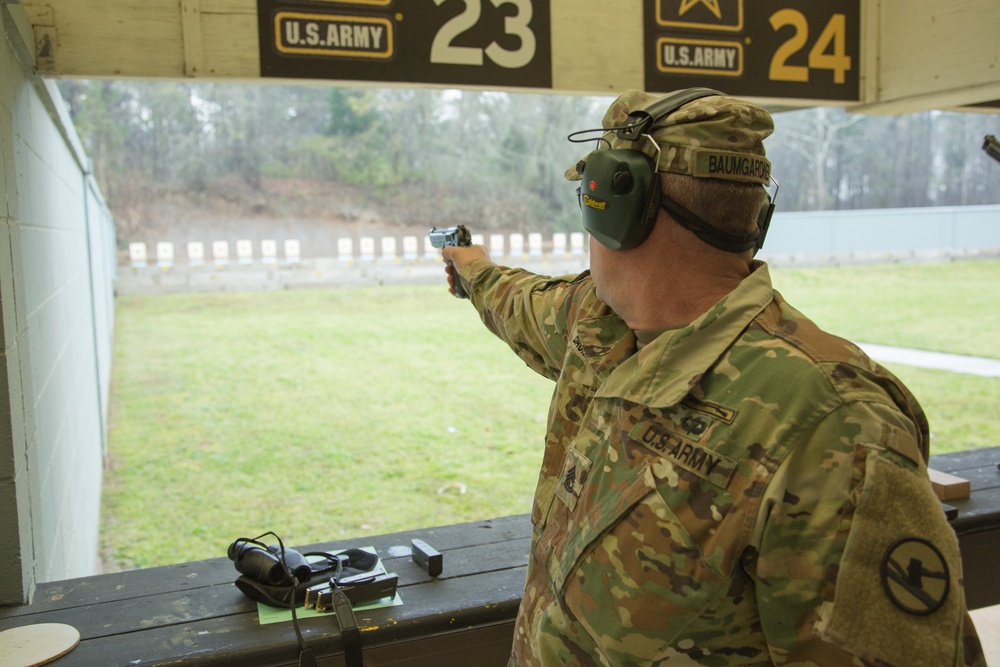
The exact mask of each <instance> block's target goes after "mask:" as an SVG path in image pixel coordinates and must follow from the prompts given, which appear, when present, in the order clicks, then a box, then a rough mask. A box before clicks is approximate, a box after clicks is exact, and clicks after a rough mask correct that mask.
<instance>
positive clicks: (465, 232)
mask: <svg viewBox="0 0 1000 667" xmlns="http://www.w3.org/2000/svg"><path fill="white" fill-rule="evenodd" d="M428 236H429V237H430V239H431V245H432V246H434V247H435V248H445V247H447V246H453V245H456V246H463V247H464V246H470V245H472V234H471V233H469V229H468V227H466V226H465V225H458V226H456V227H445V228H443V229H438V228H437V227H433V228H431V231H430V234H428ZM449 264H451V270H452V273H451V275H452V276H453V277H454V279H455V296H457V297H458V298H459V299H468V298H469V295H468V294H466V292H465V288H464V287H463V286H462V279H461V278H460V277H459V275H458V271H456V270H455V264H454V263H453V262H449Z"/></svg>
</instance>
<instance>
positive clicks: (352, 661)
mask: <svg viewBox="0 0 1000 667" xmlns="http://www.w3.org/2000/svg"><path fill="white" fill-rule="evenodd" d="M333 611H334V613H335V614H336V615H337V625H339V626H340V640H341V642H343V644H344V662H346V663H347V667H363V665H364V658H363V657H362V655H361V630H360V629H359V628H358V621H357V619H356V618H354V607H352V606H351V601H350V600H348V599H347V595H346V594H344V591H342V590H339V589H337V590H335V591H334V592H333Z"/></svg>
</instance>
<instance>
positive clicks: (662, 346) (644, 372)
mask: <svg viewBox="0 0 1000 667" xmlns="http://www.w3.org/2000/svg"><path fill="white" fill-rule="evenodd" d="M773 294H774V292H773V289H772V287H771V276H770V274H769V273H768V271H767V265H766V264H764V263H763V262H759V261H755V262H754V264H753V271H752V272H751V274H750V275H749V276H748V277H747V278H746V279H744V280H743V282H741V283H740V284H739V286H737V288H736V289H735V290H733V291H732V292H731V293H730V294H729V295H727V296H726V297H724V298H723V299H722V300H721V301H719V302H718V303H717V304H715V305H714V306H713V307H712V308H711V309H709V311H708V312H706V313H705V314H704V315H702V316H701V317H699V318H698V319H696V320H695V321H694V322H692V323H691V324H689V325H688V326H686V327H684V328H683V329H679V330H677V331H672V332H667V333H666V334H664V335H662V336H660V337H659V338H657V339H656V340H654V341H653V342H651V343H650V344H649V345H646V346H645V347H643V349H642V350H641V351H640V352H639V353H638V354H633V355H632V356H630V357H629V358H628V359H625V360H624V361H623V362H622V363H621V364H619V365H618V366H617V367H616V368H615V369H614V370H613V371H612V372H611V374H610V375H608V377H607V380H606V381H605V382H603V383H602V384H601V387H600V388H599V389H598V391H597V396H601V397H607V398H624V399H626V400H629V401H632V402H635V403H641V404H643V405H648V406H650V407H668V406H671V405H675V404H676V403H678V402H679V401H680V400H681V399H682V398H684V396H686V395H687V394H688V392H690V391H691V388H692V387H694V385H695V384H697V382H698V381H699V380H700V379H701V376H702V375H704V374H705V371H707V370H708V369H709V368H710V367H711V366H712V365H713V364H715V362H716V361H718V359H719V357H720V356H722V354H723V353H724V352H725V351H726V349H728V348H729V346H730V345H731V344H732V342H733V340H735V339H736V337H737V336H739V335H740V333H741V332H742V331H743V330H744V329H746V327H747V326H748V325H749V324H750V322H751V321H753V319H754V318H755V317H756V316H757V315H758V314H759V313H760V312H761V311H762V310H764V308H765V307H767V305H768V304H769V303H770V302H771V300H772V299H773Z"/></svg>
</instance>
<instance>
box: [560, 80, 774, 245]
mask: <svg viewBox="0 0 1000 667" xmlns="http://www.w3.org/2000/svg"><path fill="white" fill-rule="evenodd" d="M724 94H725V93H720V92H719V91H717V90H711V89H709V88H689V89H687V90H682V91H679V92H677V93H675V94H673V95H668V96H667V97H664V98H662V99H659V100H657V101H656V102H654V103H653V104H652V105H650V106H649V107H648V108H646V109H637V110H636V111H633V112H632V113H630V114H629V116H628V118H627V120H626V122H625V124H624V125H622V126H621V127H619V128H612V129H611V130H609V131H614V132H615V134H616V136H617V137H618V138H619V139H623V140H626V141H640V140H642V138H643V137H646V140H648V141H649V142H650V143H652V145H653V146H654V147H656V150H657V155H659V146H658V145H657V144H656V142H655V141H653V139H652V137H650V136H648V135H649V131H650V130H651V129H652V127H653V125H655V124H656V122H657V121H659V120H660V119H661V118H664V117H666V116H669V115H670V114H671V113H673V112H674V111H676V110H677V109H679V108H681V107H682V106H684V105H685V104H687V103H688V102H691V101H693V100H696V99H699V98H701V97H709V96H711V95H724ZM585 132H590V131H585ZM577 134H583V133H574V134H572V135H570V140H571V141H572V140H573V137H574V136H575V135H577ZM601 141H606V140H605V139H601ZM658 166H659V165H658V160H654V159H653V158H650V157H649V156H648V155H646V154H645V153H643V152H642V151H640V150H637V149H634V148H609V149H605V150H596V151H594V152H593V153H591V154H590V155H589V156H588V157H587V158H586V159H585V160H583V161H581V163H580V164H579V165H577V170H578V171H579V172H580V174H581V176H582V177H583V180H582V182H581V184H580V187H579V189H578V190H577V195H578V197H579V201H580V210H581V211H582V213H583V227H584V229H586V230H587V231H588V232H590V234H591V235H593V237H594V238H595V239H597V240H598V241H599V242H600V243H601V244H602V245H604V246H606V247H608V248H610V249H612V250H627V249H629V248H635V247H637V246H639V245H641V244H642V243H643V242H644V241H645V240H646V239H647V238H649V234H650V232H652V231H653V225H654V224H655V223H656V217H657V214H658V213H659V210H660V208H661V207H662V208H666V209H667V211H668V212H669V213H670V215H671V217H673V218H674V219H675V220H677V221H678V222H679V223H680V224H681V225H682V226H684V227H686V228H687V229H689V230H691V231H692V232H694V234H695V235H696V236H698V238H700V239H701V240H703V241H705V242H706V243H708V244H709V245H712V246H714V247H716V248H721V249H722V250H727V251H729V252H743V251H744V250H749V249H751V248H754V249H755V250H754V252H756V251H757V250H759V249H760V248H761V246H763V245H764V237H765V235H766V234H767V228H768V227H769V226H770V223H771V215H772V214H773V213H774V201H773V198H772V197H771V195H770V193H768V195H767V203H766V204H765V205H764V206H763V208H761V210H760V213H759V214H758V216H757V230H756V231H754V232H753V233H750V234H745V235H736V234H729V233H726V232H723V231H720V230H719V229H717V228H715V227H713V226H712V225H710V224H708V223H707V222H705V221H704V220H702V219H701V218H700V217H698V216H697V215H695V214H694V213H692V212H691V211H689V210H687V209H686V208H684V207H682V206H680V205H679V204H677V203H676V202H674V201H673V200H671V199H669V198H668V197H666V196H665V195H663V194H662V193H661V188H660V177H659V174H658ZM762 187H763V186H762ZM764 191H765V192H767V189H766V188H765V189H764ZM775 192H777V191H775Z"/></svg>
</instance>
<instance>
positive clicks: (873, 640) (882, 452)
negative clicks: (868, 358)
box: [750, 403, 985, 666]
mask: <svg viewBox="0 0 1000 667" xmlns="http://www.w3.org/2000/svg"><path fill="white" fill-rule="evenodd" d="M908 424H909V426H908ZM918 440H919V436H918V435H917V434H916V432H915V430H914V429H913V427H912V423H911V422H909V421H908V420H906V419H905V418H904V417H903V416H902V415H901V414H899V412H898V411H896V410H894V409H893V408H891V407H889V406H887V405H884V404H880V403H854V404H851V405H845V406H842V407H840V408H838V409H835V410H833V411H832V412H830V414H828V415H826V416H825V417H824V418H822V419H821V420H820V421H819V423H818V426H817V427H816V428H815V429H814V430H813V431H812V432H811V433H809V434H802V437H801V438H800V442H799V443H798V445H797V446H796V448H795V449H794V450H793V452H792V453H791V454H790V455H789V456H788V458H787V459H786V460H785V461H784V463H783V464H782V465H781V467H780V468H779V470H778V473H777V475H776V476H775V478H774V480H773V482H772V484H771V487H770V488H769V489H768V491H767V492H766V496H765V501H764V503H763V506H762V509H761V513H760V515H759V517H758V530H757V536H758V538H757V539H755V540H754V542H756V545H757V553H756V559H755V561H754V562H753V564H752V566H751V568H750V572H751V576H753V578H754V580H755V582H756V585H757V599H758V607H759V610H760V618H761V625H762V629H763V631H764V634H765V637H766V639H767V642H768V646H769V649H770V651H771V657H772V660H773V661H774V663H775V664H777V665H784V664H789V665H791V664H794V665H817V666H818V665H824V666H825V665H859V666H860V665H872V664H877V665H978V664H985V663H984V662H983V660H984V658H983V656H982V650H981V648H980V647H979V642H978V639H977V638H976V635H975V631H974V628H972V625H971V621H970V620H969V617H968V614H967V612H966V608H965V600H964V593H963V590H962V572H961V560H960V557H959V552H958V541H957V538H956V537H955V534H954V532H953V531H952V530H951V528H950V527H949V526H948V524H947V521H946V519H945V517H944V512H943V511H942V509H941V505H940V503H939V502H938V500H937V498H936V497H935V496H934V493H933V491H932V489H931V486H930V483H929V481H928V479H927V472H926V468H925V467H924V466H923V465H922V464H921V463H920V462H919V461H920V460H921V459H920V457H919V453H918V452H919V449H918V445H917V441H918Z"/></svg>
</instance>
